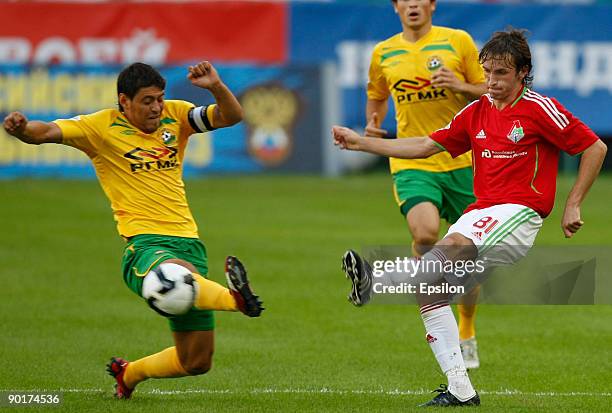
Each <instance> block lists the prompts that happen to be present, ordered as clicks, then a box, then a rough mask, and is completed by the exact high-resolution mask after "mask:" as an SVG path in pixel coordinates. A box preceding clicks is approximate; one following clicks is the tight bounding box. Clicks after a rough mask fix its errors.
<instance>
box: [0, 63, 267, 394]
mask: <svg viewBox="0 0 612 413" xmlns="http://www.w3.org/2000/svg"><path fill="white" fill-rule="evenodd" d="M187 77H188V79H189V80H190V81H191V83H192V84H193V85H194V86H197V87H200V88H203V89H207V90H208V91H210V92H211V93H212V94H213V96H214V97H215V100H216V104H212V105H208V106H198V107H196V106H195V105H193V104H191V103H189V102H185V101H178V100H165V99H164V89H165V86H166V81H165V79H164V78H163V77H162V76H161V75H160V73H159V72H158V71H157V70H155V69H154V68H152V67H151V66H149V65H146V64H144V63H134V64H132V65H130V66H128V67H126V68H125V69H124V70H123V71H122V72H121V73H120V74H119V77H118V79H117V95H118V103H119V108H118V109H106V110H101V111H99V112H96V113H92V114H89V115H84V116H77V117H75V118H72V119H59V120H56V121H54V122H49V123H46V122H39V121H28V119H27V118H26V117H25V116H24V115H23V114H21V113H19V112H13V113H10V114H9V115H8V116H7V117H6V118H5V119H4V128H5V130H6V131H7V132H8V133H9V134H11V135H13V136H15V137H17V138H18V139H20V140H21V141H23V142H25V143H30V144H35V145H38V144H42V143H62V144H65V145H70V146H73V147H75V148H78V149H80V150H82V151H83V152H85V153H86V154H87V156H89V158H91V161H92V163H93V165H94V168H95V170H96V175H97V177H98V180H99V181H100V184H101V186H102V188H103V189H104V192H105V193H106V195H107V197H108V198H109V200H110V201H111V206H112V209H113V213H114V217H115V220H116V221H117V229H118V231H119V234H120V235H121V236H122V237H123V238H124V239H126V240H127V246H126V248H125V251H124V254H123V262H122V267H123V277H124V280H125V282H126V284H127V285H128V287H129V288H130V289H131V290H132V291H134V292H135V293H136V294H139V295H141V294H142V284H143V280H144V278H145V277H147V276H155V273H152V272H151V271H152V270H156V269H157V268H158V267H159V266H160V265H161V264H163V263H174V264H178V265H181V266H183V267H185V268H187V269H188V270H189V271H191V273H192V274H193V277H194V279H195V281H196V282H197V285H198V293H197V295H196V297H195V302H194V307H193V308H192V309H191V310H190V311H189V312H188V313H186V314H184V315H180V316H176V317H170V318H169V322H170V328H171V330H172V332H173V337H174V343H175V346H173V347H170V348H167V349H165V350H163V351H161V352H159V353H157V354H153V355H150V356H148V357H144V358H142V359H140V360H136V361H133V362H128V361H126V360H123V359H121V358H118V357H113V358H112V359H111V362H110V363H109V365H108V366H107V367H108V371H109V373H110V374H111V375H112V376H113V377H114V378H115V379H116V382H117V383H116V386H115V388H116V391H115V395H116V397H118V398H129V397H130V396H131V394H132V391H133V390H134V388H135V386H136V385H137V384H138V383H140V382H141V381H143V380H146V379H147V378H151V377H155V378H165V377H181V376H188V375H198V374H204V373H206V372H207V371H208V370H209V369H210V367H211V363H212V354H213V347H214V333H213V329H214V317H213V312H212V310H227V311H242V312H243V313H245V314H246V315H248V316H250V317H257V316H259V315H260V313H261V311H262V310H263V308H262V306H261V302H260V301H259V299H258V297H257V296H256V295H254V294H253V292H252V291H251V289H250V287H249V283H248V279H247V275H246V271H245V269H244V266H243V265H242V264H241V263H240V261H238V259H237V258H235V257H231V256H230V257H228V258H227V259H226V264H225V267H226V268H225V272H226V276H227V279H228V286H229V289H228V288H225V287H223V286H221V285H219V284H217V283H215V282H213V281H210V280H208V279H206V278H204V277H203V275H204V276H205V275H206V274H207V273H208V265H207V256H206V249H205V247H204V244H203V243H202V242H201V241H200V240H199V239H198V229H197V226H196V224H195V221H194V219H193V217H192V215H191V211H190V210H189V206H188V204H187V199H186V196H185V188H184V184H183V180H182V169H183V158H184V154H185V149H186V147H187V142H188V139H189V137H190V135H192V134H194V133H196V132H205V131H210V130H213V129H216V128H222V127H226V126H231V125H233V124H235V123H237V122H239V121H240V120H241V119H242V108H241V106H240V103H239V102H238V100H237V99H236V97H235V96H234V95H233V94H232V92H231V91H230V90H229V89H228V88H227V86H225V84H224V83H223V82H222V81H221V78H220V77H219V75H218V73H217V71H216V70H215V68H214V67H213V66H212V65H211V64H210V63H208V62H201V63H199V64H197V65H194V66H190V67H189V69H188V75H187ZM148 274H151V275H148Z"/></svg>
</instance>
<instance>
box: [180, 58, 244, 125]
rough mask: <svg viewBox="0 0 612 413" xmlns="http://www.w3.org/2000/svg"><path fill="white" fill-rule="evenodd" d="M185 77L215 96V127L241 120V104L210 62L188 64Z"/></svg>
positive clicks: (233, 123)
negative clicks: (187, 71)
mask: <svg viewBox="0 0 612 413" xmlns="http://www.w3.org/2000/svg"><path fill="white" fill-rule="evenodd" d="M187 78H188V79H189V80H190V81H191V84H193V85H195V86H198V87H201V88H203V89H208V90H209V91H210V93H212V94H213V96H214V97H215V101H216V103H217V107H216V108H215V112H214V118H213V126H214V127H215V128H223V127H226V126H232V125H235V124H236V123H238V122H240V121H241V120H242V106H240V103H239V102H238V99H236V96H234V94H233V93H232V92H231V91H230V90H229V88H228V87H227V86H226V85H225V84H224V83H223V82H222V81H221V77H220V76H219V74H218V73H217V70H216V69H215V68H214V67H213V65H212V64H211V63H210V62H208V61H203V62H200V63H198V64H197V65H194V66H189V73H188V74H187Z"/></svg>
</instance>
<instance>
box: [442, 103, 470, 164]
mask: <svg viewBox="0 0 612 413" xmlns="http://www.w3.org/2000/svg"><path fill="white" fill-rule="evenodd" d="M477 102H478V101H475V102H473V103H471V104H470V105H468V106H466V107H465V108H464V109H463V110H462V111H461V112H459V113H458V114H457V115H455V117H454V118H453V120H451V121H450V123H449V124H448V125H446V126H445V127H443V128H441V129H438V130H437V131H435V132H434V133H432V134H431V135H430V138H431V139H433V140H434V142H436V144H437V145H438V146H439V147H441V148H442V149H444V150H445V151H447V152H448V153H449V154H450V155H451V156H452V157H453V158H456V157H457V156H459V155H462V154H464V153H466V152H467V151H469V150H470V149H472V143H471V141H470V134H469V133H468V130H467V124H468V120H469V117H470V116H471V114H472V113H473V110H471V109H470V108H473V106H474V104H476V103H477Z"/></svg>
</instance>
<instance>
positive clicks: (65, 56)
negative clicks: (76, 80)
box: [32, 37, 77, 65]
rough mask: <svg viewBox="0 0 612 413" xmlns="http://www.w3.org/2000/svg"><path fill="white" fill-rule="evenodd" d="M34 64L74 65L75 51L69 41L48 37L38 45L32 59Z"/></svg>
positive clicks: (62, 38) (75, 59)
mask: <svg viewBox="0 0 612 413" xmlns="http://www.w3.org/2000/svg"><path fill="white" fill-rule="evenodd" d="M32 60H33V62H34V64H37V65H44V64H47V63H68V64H71V63H76V61H77V51H76V50H75V49H74V48H73V47H72V43H70V40H68V39H66V38H64V37H49V38H47V39H45V40H43V41H42V42H40V44H39V45H38V47H37V48H36V50H35V51H34V56H33V58H32Z"/></svg>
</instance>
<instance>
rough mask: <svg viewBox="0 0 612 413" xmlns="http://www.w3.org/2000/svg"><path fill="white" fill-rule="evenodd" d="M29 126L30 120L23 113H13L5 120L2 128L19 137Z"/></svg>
mask: <svg viewBox="0 0 612 413" xmlns="http://www.w3.org/2000/svg"><path fill="white" fill-rule="evenodd" d="M27 124H28V118H26V117H25V115H24V114H23V113H20V112H11V113H9V114H8V115H7V116H6V117H5V118H4V122H3V124H2V126H4V130H5V131H7V132H8V133H9V134H11V135H17V134H20V133H22V132H23V131H24V130H25V127H26V125H27Z"/></svg>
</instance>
